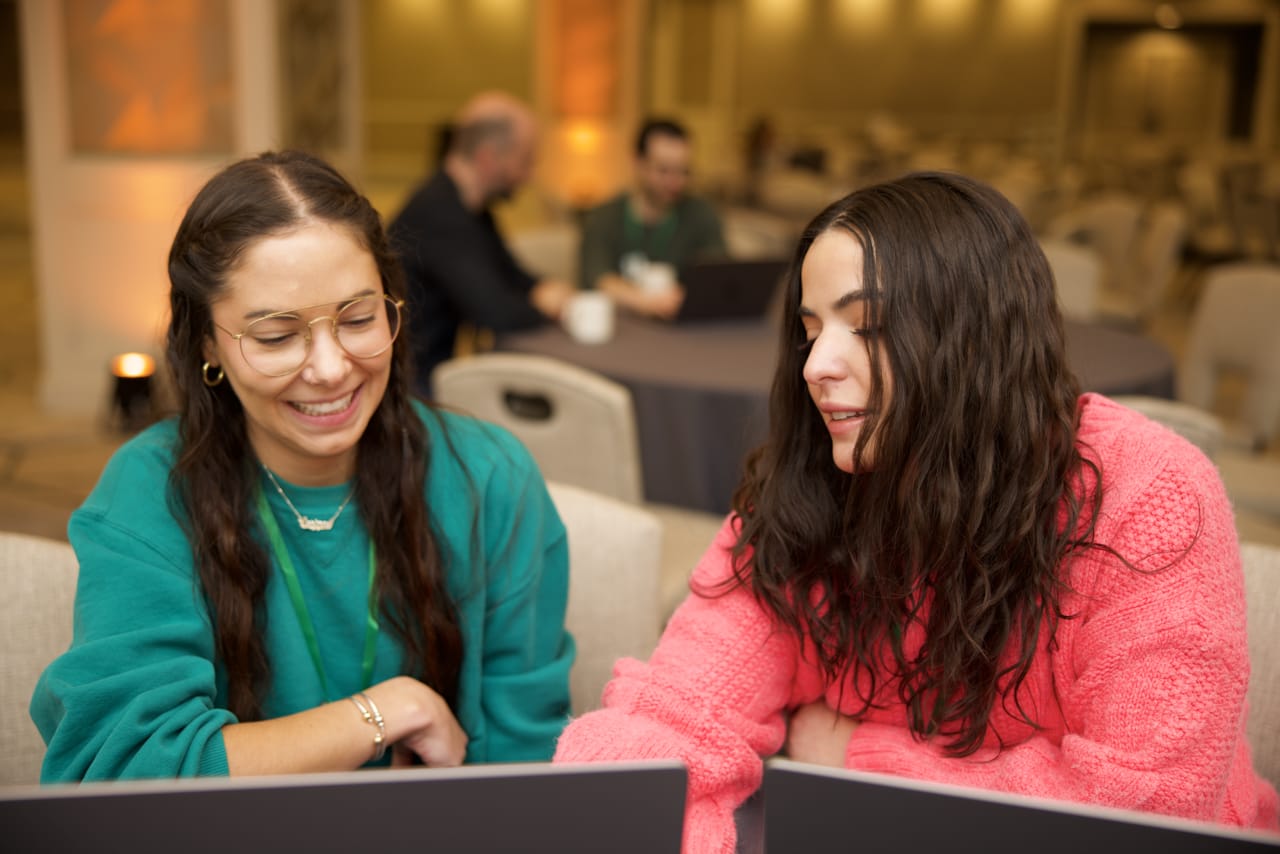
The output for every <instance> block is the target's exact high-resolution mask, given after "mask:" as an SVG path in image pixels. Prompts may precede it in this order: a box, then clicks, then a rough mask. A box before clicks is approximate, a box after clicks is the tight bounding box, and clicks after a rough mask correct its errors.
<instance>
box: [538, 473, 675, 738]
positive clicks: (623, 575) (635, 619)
mask: <svg viewBox="0 0 1280 854" xmlns="http://www.w3.org/2000/svg"><path fill="white" fill-rule="evenodd" d="M547 487H548V489H549V491H550V492H551V500H552V501H554V502H555V505H556V510H558V511H559V513H560V518H561V519H562V520H563V521H564V525H565V528H566V529H567V530H568V532H569V610H568V614H567V616H566V619H565V623H566V625H567V626H568V629H569V631H570V633H572V634H573V637H574V640H575V641H577V645H578V657H577V660H576V661H575V662H574V665H573V670H572V672H571V673H570V675H569V683H570V684H569V687H570V694H571V695H572V700H573V713H574V714H575V715H581V714H583V713H584V712H588V711H590V710H592V709H595V708H598V707H599V706H600V695H601V692H602V691H603V690H604V686H605V683H606V682H608V681H609V677H610V676H611V675H612V673H613V664H614V662H615V661H617V660H618V659H619V658H622V657H624V656H630V657H633V658H648V657H649V653H651V652H652V651H653V648H654V646H655V645H656V644H657V642H658V634H659V632H660V630H661V615H660V613H659V601H658V597H659V578H658V562H659V561H660V560H661V552H662V526H661V524H660V523H659V522H658V519H657V518H656V517H655V516H654V515H653V514H651V513H649V512H647V511H645V510H644V509H642V508H640V507H636V506H634V505H632V504H627V503H625V502H622V501H618V500H617V499H614V498H610V497H609V496H607V495H599V494H597V493H593V492H588V491H587V490H585V489H579V488H578V487H576V486H569V485H568V484H563V483H556V482H554V481H552V482H549V483H548V484H547Z"/></svg>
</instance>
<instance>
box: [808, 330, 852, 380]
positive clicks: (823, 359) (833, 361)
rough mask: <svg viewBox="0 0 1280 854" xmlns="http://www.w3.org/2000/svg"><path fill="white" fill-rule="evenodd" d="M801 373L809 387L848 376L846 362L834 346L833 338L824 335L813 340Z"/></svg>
mask: <svg viewBox="0 0 1280 854" xmlns="http://www.w3.org/2000/svg"><path fill="white" fill-rule="evenodd" d="M802 373H803V375H804V381H805V382H806V383H808V384H810V385H819V384H821V383H823V382H838V381H840V380H843V379H845V378H846V377H847V376H849V363H848V360H847V359H846V358H845V354H844V353H842V352H841V350H840V348H839V347H838V346H836V342H835V340H834V338H833V336H831V335H829V334H825V333H824V334H822V335H819V336H818V337H817V338H815V339H814V340H813V344H811V345H810V347H809V357H808V358H807V359H805V360H804V370H803V371H802Z"/></svg>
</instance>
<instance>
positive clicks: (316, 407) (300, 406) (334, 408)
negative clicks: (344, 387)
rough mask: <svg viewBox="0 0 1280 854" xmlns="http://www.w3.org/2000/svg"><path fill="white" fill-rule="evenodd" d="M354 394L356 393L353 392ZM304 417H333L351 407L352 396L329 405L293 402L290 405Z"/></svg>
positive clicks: (331, 402)
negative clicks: (334, 414)
mask: <svg viewBox="0 0 1280 854" xmlns="http://www.w3.org/2000/svg"><path fill="white" fill-rule="evenodd" d="M353 394H354V392H353ZM289 405H290V406H292V407H293V408H294V409H296V410H298V411H299V412H301V413H302V414H303V415H332V414H333V413H335V412H341V411H342V410H344V409H346V408H347V407H348V406H350V405H351V395H350V394H349V395H347V396H346V397H343V398H339V399H338V400H331V401H329V402H328V403H299V402H292V403H290V404H289Z"/></svg>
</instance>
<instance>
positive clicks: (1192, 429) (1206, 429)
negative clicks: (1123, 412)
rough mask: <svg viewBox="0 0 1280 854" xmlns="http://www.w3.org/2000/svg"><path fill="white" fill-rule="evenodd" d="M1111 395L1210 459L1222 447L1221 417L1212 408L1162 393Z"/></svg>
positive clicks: (1116, 400)
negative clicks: (1206, 409)
mask: <svg viewBox="0 0 1280 854" xmlns="http://www.w3.org/2000/svg"><path fill="white" fill-rule="evenodd" d="M1112 399H1113V400H1114V401H1115V402H1116V403H1119V404H1121V405H1123V406H1127V407H1129V408H1130V409H1133V410H1136V411H1138V412H1141V413H1142V414H1143V415H1145V416H1147V417H1148V418H1150V419H1151V420H1152V421H1156V422H1159V423H1160V424H1163V425H1164V426H1166V427H1168V428H1169V429H1170V430H1172V431H1173V432H1175V433H1177V434H1178V435H1179V436H1181V437H1182V438H1184V439H1186V440H1187V441H1188V442H1190V443H1191V444H1193V445H1195V446H1196V447H1197V448H1199V449H1200V450H1201V451H1203V452H1204V455H1205V456H1206V457H1208V458H1209V459H1211V460H1212V459H1214V458H1215V457H1216V456H1217V455H1218V451H1219V449H1220V448H1221V447H1222V421H1221V420H1220V419H1219V418H1218V417H1217V416H1216V415H1214V414H1213V413H1212V412H1206V411H1205V410H1203V409H1200V408H1199V407H1196V406H1192V405H1191V404H1189V403H1183V402H1181V401H1177V400H1167V399H1165V398H1163V397H1148V396H1146V395H1138V394H1131V395H1117V396H1115V397H1114V398H1112Z"/></svg>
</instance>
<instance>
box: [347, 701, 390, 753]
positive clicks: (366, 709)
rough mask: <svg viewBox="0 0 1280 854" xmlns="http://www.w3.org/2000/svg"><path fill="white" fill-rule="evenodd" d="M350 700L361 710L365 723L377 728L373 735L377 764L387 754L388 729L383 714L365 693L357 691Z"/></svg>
mask: <svg viewBox="0 0 1280 854" xmlns="http://www.w3.org/2000/svg"><path fill="white" fill-rule="evenodd" d="M348 699H349V700H351V702H353V703H355V704H356V708H357V709H359V710H360V716H361V717H362V718H364V719H365V723H368V724H372V725H373V726H374V727H376V729H375V731H374V733H373V760H372V761H374V762H377V761H378V760H379V759H381V758H382V756H383V754H385V753H386V752H387V741H386V738H387V727H386V723H385V722H384V721H383V720H382V712H379V711H378V706H377V705H376V704H375V703H374V702H373V700H371V699H369V695H368V694H366V693H365V692H363V691H357V692H356V693H354V694H352V695H351V696H350V697H349V698H348Z"/></svg>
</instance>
